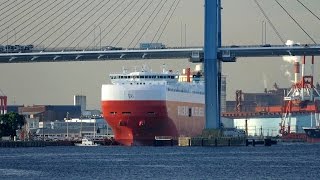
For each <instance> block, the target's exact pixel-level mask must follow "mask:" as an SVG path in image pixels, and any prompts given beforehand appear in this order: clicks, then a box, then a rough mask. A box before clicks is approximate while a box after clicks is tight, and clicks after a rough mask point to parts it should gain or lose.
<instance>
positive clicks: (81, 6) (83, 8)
mask: <svg viewBox="0 0 320 180" xmlns="http://www.w3.org/2000/svg"><path fill="white" fill-rule="evenodd" d="M93 1H94V2H95V1H96V0H93ZM86 3H87V2H84V3H83V4H81V5H80V7H78V8H77V10H78V9H79V8H81V9H80V10H79V11H78V12H77V13H75V14H73V16H72V17H71V18H70V19H68V20H67V21H65V22H64V23H63V24H62V25H60V27H58V28H57V29H56V30H55V31H53V32H52V33H51V34H50V35H49V37H51V36H52V35H53V34H55V33H56V32H58V31H60V30H61V29H62V28H64V27H65V25H67V24H68V23H69V22H70V21H72V20H74V18H75V17H76V16H78V15H79V14H81V13H82V12H84V10H85V9H86V8H87V7H88V6H89V5H90V4H87V5H86V6H84V5H85V4H86ZM91 3H92V2H91ZM94 8H95V7H94ZM88 13H90V11H88V12H87V13H86V14H85V15H87V14H88ZM71 14H72V13H69V15H71ZM69 15H68V17H69ZM81 19H82V17H81V18H79V20H78V21H76V23H78V22H79V21H81ZM76 23H75V24H76ZM71 28H72V26H69V28H68V29H67V30H65V31H64V32H62V34H61V36H58V37H57V38H56V39H54V40H53V41H51V43H49V45H46V47H45V48H44V49H43V50H46V49H48V47H50V46H51V45H52V44H53V43H54V42H56V41H57V40H58V39H59V38H61V37H62V35H64V34H65V33H66V32H67V31H69V29H71ZM49 37H46V38H45V39H43V40H42V41H41V42H40V44H41V43H43V42H44V41H46V40H48V39H49ZM52 49H54V48H52Z"/></svg>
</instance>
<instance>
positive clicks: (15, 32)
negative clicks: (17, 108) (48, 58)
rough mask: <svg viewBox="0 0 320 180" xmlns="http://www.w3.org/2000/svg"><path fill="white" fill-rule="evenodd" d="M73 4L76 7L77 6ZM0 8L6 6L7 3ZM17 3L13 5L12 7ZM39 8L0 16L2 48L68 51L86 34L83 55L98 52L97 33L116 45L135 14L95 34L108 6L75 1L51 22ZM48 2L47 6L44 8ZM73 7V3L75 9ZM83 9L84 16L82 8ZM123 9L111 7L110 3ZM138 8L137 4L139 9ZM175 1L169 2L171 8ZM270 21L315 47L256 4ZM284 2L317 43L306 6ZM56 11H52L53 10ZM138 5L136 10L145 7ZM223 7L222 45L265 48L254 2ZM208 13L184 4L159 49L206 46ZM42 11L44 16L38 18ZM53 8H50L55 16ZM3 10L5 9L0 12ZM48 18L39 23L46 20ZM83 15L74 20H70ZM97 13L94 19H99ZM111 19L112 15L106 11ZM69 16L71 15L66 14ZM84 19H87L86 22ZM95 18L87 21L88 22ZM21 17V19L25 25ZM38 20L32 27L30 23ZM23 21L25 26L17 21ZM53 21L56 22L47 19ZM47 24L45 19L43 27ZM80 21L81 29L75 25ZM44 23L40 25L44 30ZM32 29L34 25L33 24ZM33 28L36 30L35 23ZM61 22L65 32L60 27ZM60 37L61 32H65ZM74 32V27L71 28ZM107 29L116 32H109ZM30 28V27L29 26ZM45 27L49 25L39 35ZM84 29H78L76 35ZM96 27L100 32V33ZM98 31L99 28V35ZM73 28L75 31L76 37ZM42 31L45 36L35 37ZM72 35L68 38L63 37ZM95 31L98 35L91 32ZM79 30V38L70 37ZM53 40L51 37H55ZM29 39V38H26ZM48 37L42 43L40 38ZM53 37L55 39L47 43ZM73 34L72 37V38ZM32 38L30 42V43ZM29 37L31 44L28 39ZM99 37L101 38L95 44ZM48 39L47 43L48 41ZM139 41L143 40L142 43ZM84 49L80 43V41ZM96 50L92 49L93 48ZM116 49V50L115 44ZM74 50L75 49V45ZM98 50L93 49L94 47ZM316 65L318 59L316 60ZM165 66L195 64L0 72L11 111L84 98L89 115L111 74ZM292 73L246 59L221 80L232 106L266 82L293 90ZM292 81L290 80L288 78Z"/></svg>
mask: <svg viewBox="0 0 320 180" xmlns="http://www.w3.org/2000/svg"><path fill="white" fill-rule="evenodd" d="M73 1H74V0H73ZM2 2H6V1H4V0H2ZM9 2H12V1H9ZM35 2H37V1H35V0H28V1H26V0H16V4H14V5H12V7H13V8H11V9H10V10H9V9H3V10H1V13H0V21H1V26H0V29H1V31H0V37H1V38H0V40H1V41H0V43H2V44H7V43H9V44H11V43H12V44H13V43H16V44H19V43H22V42H23V43H25V44H30V43H33V44H39V43H40V44H41V45H42V46H47V45H49V44H51V46H50V47H55V46H56V45H57V46H59V47H65V46H68V45H69V44H70V43H71V42H73V41H75V42H77V40H79V38H78V36H79V35H80V34H81V32H83V31H84V30H85V29H88V31H87V34H88V36H82V37H85V38H84V40H83V41H82V42H81V43H79V44H78V45H77V46H79V47H86V46H88V45H89V44H95V45H96V46H100V44H99V41H100V40H99V39H100V37H101V36H100V33H99V31H100V29H101V30H102V31H103V33H101V34H106V33H105V32H108V34H107V35H106V36H104V35H102V36H103V37H101V39H102V45H109V43H110V42H112V41H113V39H114V38H115V37H116V35H117V34H118V32H119V31H120V30H121V29H123V27H124V26H125V25H126V24H127V23H128V22H133V20H131V21H130V19H131V17H132V16H133V13H134V12H135V11H132V12H131V14H130V13H128V14H127V15H126V16H125V17H124V19H123V20H122V21H121V22H120V23H117V24H116V22H117V21H114V22H112V15H114V16H117V14H116V12H118V13H119V11H121V10H120V9H117V10H116V11H114V12H113V13H112V15H110V17H108V18H107V19H106V20H104V21H102V18H100V20H101V22H100V23H98V22H99V21H97V24H95V26H96V28H94V26H92V22H93V21H94V20H96V19H97V18H98V17H106V16H105V15H103V13H104V12H105V11H103V10H104V9H105V10H106V11H107V9H108V6H106V7H104V8H103V9H102V10H100V11H98V8H99V7H101V5H99V6H98V4H99V3H104V2H106V1H103V0H95V1H94V0H92V1H87V0H78V2H77V3H75V5H73V6H71V8H69V9H68V11H66V12H65V13H64V14H63V15H64V16H60V17H59V18H57V19H56V20H55V19H53V18H54V17H55V16H57V15H58V13H55V14H51V13H53V10H51V11H50V9H54V8H53V7H54V6H55V5H56V4H51V2H52V1H47V2H46V3H43V4H42V5H41V6H39V7H37V6H36V5H32V4H34V3H35ZM41 2H44V1H41ZM57 2H58V3H59V4H58V5H57V6H56V7H55V8H56V9H58V8H60V9H61V11H62V10H63V9H62V8H66V3H67V2H69V1H64V0H58V1H57ZM74 2H75V1H74ZM84 2H87V4H84V6H82V7H84V9H82V7H80V5H81V4H82V3H84ZM114 2H119V1H115V0H111V1H110V3H114ZM130 2H131V0H126V1H125V2H124V4H122V5H121V7H120V8H122V9H125V8H126V7H128V6H129V3H130ZM134 2H135V1H134ZM137 2H138V3H140V4H143V3H147V2H150V1H149V0H145V1H142V0H141V1H138V0H137ZM169 2H170V3H172V2H173V0H168V3H169ZM258 2H260V4H261V6H262V7H263V8H264V10H265V11H266V13H267V14H268V15H269V17H270V19H271V20H272V22H273V24H274V25H275V27H276V28H277V30H278V31H279V33H280V34H281V36H282V37H283V38H284V39H285V40H287V39H291V40H294V41H295V42H300V43H302V44H305V43H312V41H311V40H310V39H309V38H308V36H307V35H305V34H304V33H303V31H302V30H301V29H299V27H298V26H297V25H296V24H295V23H294V22H293V21H292V20H291V19H290V18H289V17H288V16H287V15H286V14H285V12H284V11H283V10H282V9H281V8H280V6H278V5H277V4H276V2H275V1H274V0H269V1H262V0H258ZM279 2H280V3H281V4H282V5H283V6H284V7H285V8H286V9H287V10H288V11H289V12H290V13H291V14H292V15H293V16H294V17H295V18H296V20H297V21H298V22H299V23H301V25H302V27H303V28H305V30H306V31H307V32H308V33H309V34H310V35H311V36H312V37H313V38H314V39H315V40H316V41H317V42H318V41H320V34H319V29H320V21H319V20H318V19H317V18H315V17H314V16H312V15H311V14H310V13H309V12H308V11H307V10H306V9H304V7H303V6H301V5H300V4H299V3H298V2H297V1H296V0H279ZM301 2H303V3H305V5H306V6H307V7H309V8H310V9H311V10H312V11H313V12H314V13H315V14H317V15H318V16H320V11H319V7H320V1H319V0H301ZM158 3H159V1H152V5H151V6H150V8H149V10H151V9H152V8H151V7H152V6H153V7H155V6H157V4H158ZM49 4H51V5H49ZM140 4H136V8H139V7H141V5H140ZM222 4H223V18H222V19H223V22H222V38H223V40H222V41H223V42H222V43H223V45H234V44H237V45H251V44H261V41H262V40H261V39H262V35H261V34H262V21H265V18H264V17H263V15H262V13H261V12H260V10H259V9H258V7H257V6H256V4H255V3H254V0H222ZM203 5H204V1H202V0H201V1H195V0H181V2H180V4H179V6H178V7H177V10H176V12H175V14H174V16H173V18H172V19H171V21H170V23H169V24H168V26H167V29H166V31H164V33H163V36H162V37H161V38H160V40H159V41H161V42H163V43H164V44H166V45H167V46H171V47H173V46H180V45H181V44H186V45H187V46H202V44H203V29H204V25H203V19H204V17H203V13H204V12H203ZM28 6H32V7H33V8H34V10H33V13H34V14H35V15H34V16H32V13H29V14H27V13H26V11H25V12H24V11H23V9H26V7H28ZM44 7H48V8H47V9H46V10H43V11H42V12H40V10H41V9H43V8H44ZM51 7H52V8H51ZM168 7H169V4H168V5H165V6H164V9H163V10H162V12H160V13H159V15H158V16H159V17H164V15H165V12H166V11H165V10H167V9H168ZM0 9H2V6H0ZM45 11H47V13H46V14H45V15H43V16H41V14H42V13H44V12H45ZM77 11H80V12H81V13H80V14H79V15H77V16H76V17H75V18H73V19H72V20H69V19H71V17H72V16H73V15H72V14H71V13H72V12H77ZM94 12H97V13H95V14H94ZM109 12H110V10H109ZM68 13H70V14H68ZM86 14H88V15H87V16H86ZM90 14H91V15H92V16H93V17H92V18H90V19H88V20H87V21H86V19H87V18H88V17H89V16H90ZM21 17H23V18H21ZM31 17H33V18H32V19H29V18H31ZM148 17H149V16H147V15H144V16H142V17H141V22H140V24H139V23H138V24H137V26H133V27H132V29H130V31H129V32H128V34H127V35H126V36H125V38H124V39H123V40H121V41H120V43H118V46H122V47H128V46H129V44H130V43H131V41H132V37H134V36H135V34H137V32H138V30H139V29H140V28H141V27H143V23H142V22H143V21H142V20H146V18H148ZM20 18H21V19H20ZM50 18H51V19H50ZM45 19H48V20H47V21H45ZM78 20H81V22H80V24H76V22H77V21H78ZM42 21H43V23H40V22H42ZM29 22H30V25H28V23H29ZM31 22H32V23H31ZM58 22H60V24H57V23H58ZM161 22H162V21H160V20H159V19H156V23H154V24H152V25H151V26H150V28H149V29H148V30H147V31H146V33H145V35H144V36H143V37H142V38H141V40H140V41H141V42H148V41H151V40H152V39H153V37H154V34H155V32H156V31H157V28H158V26H159V25H160V24H161ZM63 24H65V25H64V26H62V28H61V29H59V26H60V25H63ZM73 24H75V25H73ZM110 24H116V25H114V29H112V30H111V27H113V26H108V25H110ZM181 24H183V27H184V25H186V27H187V28H186V34H187V39H186V40H185V39H184V36H183V39H182V40H181V34H184V31H185V30H184V28H182V31H181ZM27 25H28V26H27ZM41 25H43V26H44V25H46V27H44V28H42V27H41ZM78 26H79V27H78ZM98 26H99V27H98ZM97 27H98V28H97ZM73 28H74V29H73ZM37 29H41V31H39V32H36V30H37ZM68 29H70V30H69V31H67V32H66V30H68ZM94 29H95V30H94ZM73 30H74V33H71V32H72V31H73ZM53 32H54V33H53ZM25 33H26V35H24V34H25ZM44 33H47V34H46V35H45V36H43V38H41V34H44ZM50 34H52V35H51V36H50ZM68 34H70V36H68ZM31 35H32V36H31ZM29 36H30V38H29V39H27V38H28V37H29ZM94 37H96V38H97V40H96V41H93V39H94ZM44 39H46V40H44ZM137 39H138V38H137ZM79 41H80V40H79ZM93 42H94V43H93ZM114 42H117V40H115V41H114ZM267 43H269V44H281V41H280V40H279V39H278V38H277V36H276V35H275V33H274V32H273V30H272V29H271V27H270V25H267ZM75 44H77V43H73V45H75ZM131 44H135V42H134V43H131ZM92 46H93V45H92ZM318 59H319V58H318V57H316V60H318ZM163 63H165V64H166V65H167V67H168V68H170V69H174V70H181V69H183V68H186V67H189V66H191V67H192V68H193V67H194V66H195V64H191V63H188V61H187V60H185V59H182V60H141V61H100V62H99V61H95V62H67V63H35V64H0V89H1V90H2V91H3V92H4V93H5V94H6V95H7V96H8V101H9V102H8V103H9V104H13V103H14V102H15V104H26V105H32V104H72V103H73V95H74V94H84V95H86V96H87V103H88V108H89V109H92V108H98V109H99V108H100V95H101V92H100V89H101V85H102V84H104V83H109V82H110V80H109V77H108V74H109V73H110V72H121V69H122V67H126V68H132V69H133V67H134V66H142V65H143V64H147V65H148V66H150V67H151V68H152V69H153V70H154V71H158V70H160V69H161V66H162V64H163ZM316 63H317V64H316V68H315V69H316V80H317V81H319V78H318V77H319V70H318V68H319V63H318V61H316ZM291 69H292V65H291V64H288V63H286V62H284V61H283V60H282V58H281V57H278V58H241V59H238V61H237V62H236V63H224V64H223V74H225V75H226V76H227V99H228V100H233V99H234V94H235V90H237V89H242V90H244V91H245V92H262V91H263V88H264V86H265V85H264V84H265V83H264V81H266V82H267V83H266V85H267V87H268V88H271V87H272V84H273V83H274V82H277V83H278V84H279V85H280V86H281V87H288V86H289V85H290V84H291V82H290V78H288V77H287V76H285V72H286V71H287V70H289V71H291ZM291 79H292V78H291Z"/></svg>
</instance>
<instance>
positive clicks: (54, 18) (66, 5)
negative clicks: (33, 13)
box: [21, 0, 77, 44]
mask: <svg viewBox="0 0 320 180" xmlns="http://www.w3.org/2000/svg"><path fill="white" fill-rule="evenodd" d="M62 2H65V1H64V0H62ZM72 2H73V3H72ZM71 3H72V4H71ZM76 3H77V1H68V2H67V3H66V4H64V5H63V7H64V8H65V10H64V11H62V10H63V8H58V10H56V11H54V12H53V13H51V14H50V15H48V16H49V17H50V18H51V17H52V18H51V19H50V18H45V19H43V20H42V21H41V22H39V23H38V24H36V25H35V26H34V28H32V29H31V30H29V31H27V32H26V33H24V34H23V35H22V36H21V37H24V36H25V35H26V34H28V33H30V32H31V31H32V30H34V29H36V28H37V27H39V25H41V24H43V23H44V22H45V21H48V22H47V23H46V24H44V25H42V26H41V27H40V28H39V30H37V31H35V32H34V33H33V34H30V35H29V36H28V37H27V38H26V39H25V40H24V41H23V42H22V43H24V42H26V41H27V40H29V39H30V38H31V37H32V36H33V35H35V34H36V33H38V32H39V31H40V30H42V29H43V28H45V27H47V26H48V25H49V24H50V23H52V22H53V21H55V20H56V19H57V18H59V17H60V16H61V15H62V14H63V13H65V12H67V11H68V10H69V8H71V7H73V6H74V5H75V4H76ZM60 4H62V3H60ZM60 4H57V5H60ZM70 4H71V5H70ZM57 5H55V6H54V7H53V8H51V9H50V10H49V11H51V10H52V9H54V8H56V7H57ZM68 5H70V6H69V7H68ZM59 11H62V12H60V14H58V15H57V16H56V17H54V16H53V15H55V14H57V13H58V12H59ZM60 22H61V21H58V23H56V24H55V25H54V26H56V25H58V24H59V23H60ZM48 32H49V31H46V32H44V33H43V34H42V35H41V36H39V37H38V39H40V38H41V37H43V35H45V34H46V33H48ZM38 39H36V40H35V41H34V42H36V41H37V40H38ZM34 42H32V43H31V44H33V43H34Z"/></svg>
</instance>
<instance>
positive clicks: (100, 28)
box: [98, 25, 101, 51]
mask: <svg viewBox="0 0 320 180" xmlns="http://www.w3.org/2000/svg"><path fill="white" fill-rule="evenodd" d="M98 28H99V31H100V33H99V37H100V51H101V28H100V25H98Z"/></svg>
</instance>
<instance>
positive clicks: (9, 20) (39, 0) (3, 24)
mask: <svg viewBox="0 0 320 180" xmlns="http://www.w3.org/2000/svg"><path fill="white" fill-rule="evenodd" d="M31 1H32V0H31ZM31 1H30V2H31ZM24 2H26V3H25V4H23V5H22V7H24V6H25V5H26V4H28V3H29V2H28V1H24ZM39 2H41V0H38V1H36V2H35V3H33V4H31V5H30V6H29V7H27V8H26V9H24V10H23V11H22V12H20V13H17V14H15V15H14V16H12V17H11V18H10V19H8V20H7V21H6V22H4V23H2V24H1V26H5V25H6V24H7V23H8V22H11V21H12V20H13V19H14V18H16V17H18V16H19V15H21V14H22V13H24V12H25V11H27V10H29V9H31V8H32V7H34V5H36V4H38V3H39ZM20 8H21V7H19V8H18V9H20ZM12 14H14V13H12ZM15 22H17V21H15ZM8 28H10V25H9V26H7V27H6V28H4V29H8ZM4 36H5V35H4ZM4 36H1V37H0V39H2V38H3V37H4Z"/></svg>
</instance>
